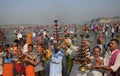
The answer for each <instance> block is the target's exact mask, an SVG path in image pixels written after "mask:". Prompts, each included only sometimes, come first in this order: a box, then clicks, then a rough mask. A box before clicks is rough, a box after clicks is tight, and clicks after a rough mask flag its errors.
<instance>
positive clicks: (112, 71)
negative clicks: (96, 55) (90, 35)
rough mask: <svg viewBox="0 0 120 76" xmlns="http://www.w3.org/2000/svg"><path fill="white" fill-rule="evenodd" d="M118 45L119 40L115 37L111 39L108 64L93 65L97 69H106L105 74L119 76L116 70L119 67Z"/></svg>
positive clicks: (119, 52)
mask: <svg viewBox="0 0 120 76" xmlns="http://www.w3.org/2000/svg"><path fill="white" fill-rule="evenodd" d="M118 46H119V41H118V40H117V39H112V40H111V41H110V43H109V48H110V51H111V55H110V59H109V64H108V66H101V65H97V66H95V67H96V68H99V69H104V70H108V71H109V72H108V73H107V75H106V76H120V75H117V73H118V72H117V71H118V69H119V67H120V50H118ZM104 63H106V62H104Z"/></svg>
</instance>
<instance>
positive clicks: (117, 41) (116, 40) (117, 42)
mask: <svg viewBox="0 0 120 76" xmlns="http://www.w3.org/2000/svg"><path fill="white" fill-rule="evenodd" d="M111 41H115V43H116V44H117V45H119V40H118V39H111Z"/></svg>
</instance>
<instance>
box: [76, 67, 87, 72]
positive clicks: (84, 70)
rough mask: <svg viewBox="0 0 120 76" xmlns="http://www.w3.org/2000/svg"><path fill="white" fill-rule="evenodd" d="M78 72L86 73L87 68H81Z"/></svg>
mask: <svg viewBox="0 0 120 76" xmlns="http://www.w3.org/2000/svg"><path fill="white" fill-rule="evenodd" d="M78 70H79V71H81V72H86V70H87V68H86V67H85V66H80V67H79V68H78Z"/></svg>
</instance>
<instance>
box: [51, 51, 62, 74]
mask: <svg viewBox="0 0 120 76" xmlns="http://www.w3.org/2000/svg"><path fill="white" fill-rule="evenodd" d="M62 59H63V53H62V52H61V49H60V50H59V51H58V52H57V53H55V50H54V49H53V52H52V57H51V60H50V75H57V74H60V73H61V74H62Z"/></svg>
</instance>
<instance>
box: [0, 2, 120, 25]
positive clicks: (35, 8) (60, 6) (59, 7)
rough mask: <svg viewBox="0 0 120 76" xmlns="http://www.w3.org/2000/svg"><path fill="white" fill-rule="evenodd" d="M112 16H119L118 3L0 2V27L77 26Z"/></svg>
mask: <svg viewBox="0 0 120 76" xmlns="http://www.w3.org/2000/svg"><path fill="white" fill-rule="evenodd" d="M113 16H120V0H0V24H52V23H53V20H55V19H58V20H59V23H61V24H70V23H77V24H78V23H80V22H83V21H90V20H91V19H93V18H97V17H113Z"/></svg>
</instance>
